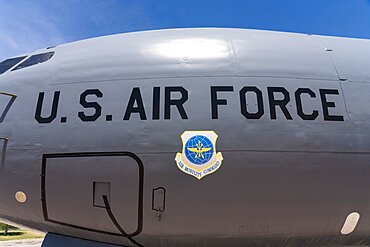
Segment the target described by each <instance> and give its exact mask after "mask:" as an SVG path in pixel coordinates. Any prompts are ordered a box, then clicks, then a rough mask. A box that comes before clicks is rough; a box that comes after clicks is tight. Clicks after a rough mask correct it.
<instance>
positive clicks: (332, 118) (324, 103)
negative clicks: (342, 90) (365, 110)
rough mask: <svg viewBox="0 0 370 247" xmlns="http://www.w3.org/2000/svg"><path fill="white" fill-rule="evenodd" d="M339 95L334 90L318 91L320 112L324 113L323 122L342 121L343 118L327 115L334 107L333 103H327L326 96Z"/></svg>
mask: <svg viewBox="0 0 370 247" xmlns="http://www.w3.org/2000/svg"><path fill="white" fill-rule="evenodd" d="M328 94H332V95H339V91H338V90H336V89H320V97H321V104H322V110H323V112H324V120H326V121H344V118H343V116H336V115H330V114H329V108H332V107H335V103H334V102H328V100H327V99H326V95H328Z"/></svg>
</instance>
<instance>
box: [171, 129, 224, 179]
mask: <svg viewBox="0 0 370 247" xmlns="http://www.w3.org/2000/svg"><path fill="white" fill-rule="evenodd" d="M217 138H218V135H217V134H216V133H215V132H214V131H185V132H184V133H183V134H182V135H181V140H182V153H177V155H176V158H175V160H176V164H177V166H178V168H179V169H180V170H181V171H183V172H185V173H187V174H189V175H192V176H194V177H196V178H197V179H201V178H203V177H204V176H207V175H209V174H211V173H214V172H215V171H217V170H218V168H220V166H221V163H222V160H223V157H222V154H221V152H218V153H216V141H217Z"/></svg>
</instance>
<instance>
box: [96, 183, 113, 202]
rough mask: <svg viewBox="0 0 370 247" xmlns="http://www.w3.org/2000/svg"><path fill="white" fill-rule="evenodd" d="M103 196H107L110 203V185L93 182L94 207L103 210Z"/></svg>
mask: <svg viewBox="0 0 370 247" xmlns="http://www.w3.org/2000/svg"><path fill="white" fill-rule="evenodd" d="M103 196H107V197H108V202H110V183H108V182H94V207H101V208H105V204H104V200H103Z"/></svg>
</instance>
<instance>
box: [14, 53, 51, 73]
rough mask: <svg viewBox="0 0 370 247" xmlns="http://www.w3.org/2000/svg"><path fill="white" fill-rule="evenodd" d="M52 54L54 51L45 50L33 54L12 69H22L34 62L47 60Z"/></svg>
mask: <svg viewBox="0 0 370 247" xmlns="http://www.w3.org/2000/svg"><path fill="white" fill-rule="evenodd" d="M53 55H54V52H47V53H42V54H37V55H33V56H31V57H30V58H28V59H27V60H26V61H24V62H23V63H21V64H20V65H18V66H17V67H15V68H14V69H12V71H13V70H18V69H23V68H26V67H29V66H32V65H35V64H39V63H43V62H46V61H48V60H49V59H50V58H52V57H53Z"/></svg>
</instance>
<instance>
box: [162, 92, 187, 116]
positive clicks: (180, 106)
mask: <svg viewBox="0 0 370 247" xmlns="http://www.w3.org/2000/svg"><path fill="white" fill-rule="evenodd" d="M173 92H179V93H181V98H180V99H171V93H173ZM164 94H165V95H164V98H165V100H164V119H171V105H173V106H176V107H177V110H178V111H179V113H180V115H181V118H182V119H188V115H187V114H186V112H185V109H184V103H185V102H186V101H187V100H188V91H187V90H186V89H185V88H183V87H166V88H165V92H164Z"/></svg>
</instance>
